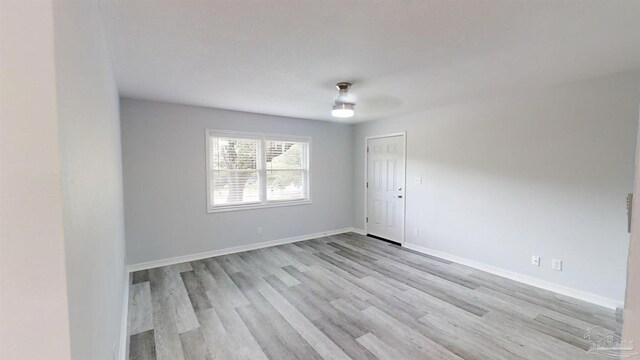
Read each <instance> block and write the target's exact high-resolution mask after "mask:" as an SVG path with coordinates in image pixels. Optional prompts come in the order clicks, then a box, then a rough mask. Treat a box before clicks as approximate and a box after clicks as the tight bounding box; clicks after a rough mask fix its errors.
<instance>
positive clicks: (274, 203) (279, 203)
mask: <svg viewBox="0 0 640 360" xmlns="http://www.w3.org/2000/svg"><path fill="white" fill-rule="evenodd" d="M310 204H311V199H305V200H293V201H272V202H268V203H260V204H248V205H230V206H216V207H209V208H208V209H207V213H208V214H212V213H219V212H227V211H240V210H254V209H265V208H274V207H281V206H296V205H310Z"/></svg>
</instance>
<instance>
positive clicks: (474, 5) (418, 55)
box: [101, 0, 640, 122]
mask: <svg viewBox="0 0 640 360" xmlns="http://www.w3.org/2000/svg"><path fill="white" fill-rule="evenodd" d="M101 11H102V16H103V20H104V24H105V31H106V36H107V40H108V43H109V47H110V51H111V57H112V58H113V59H112V60H113V63H114V68H115V73H116V80H117V83H118V88H119V90H120V92H121V95H122V96H125V97H134V98H142V99H150V100H160V101H169V102H177V103H183V104H191V105H201V106H208V107H215V108H223V109H232V110H241V111H249V112H256V113H264V114H273V115H283V116H291V117H298V118H307V119H318V120H334V119H332V118H331V116H330V109H331V106H332V105H333V101H334V99H335V98H336V96H337V90H336V89H335V83H336V82H338V81H351V82H353V87H352V92H353V94H354V95H356V96H357V108H356V118H355V119H354V120H352V121H356V122H357V121H367V120H374V119H380V118H385V117H389V116H393V115H397V114H402V113H407V112H414V111H420V110H424V109H428V108H432V107H437V106H443V105H447V104H451V103H454V102H460V101H465V100H468V99H472V98H478V97H482V96H488V95H491V94H496V93H504V92H509V91H513V90H516V89H523V88H539V87H544V86H549V85H553V84H558V83H563V82H567V81H572V80H577V79H582V78H587V77H592V76H597V75H600V74H607V73H613V72H618V71H623V70H627V69H632V68H639V67H640V0H632V1H608V0H598V1H526V2H525V1H512V0H508V1H478V0H467V1H455V0H446V1H391V0H389V1H324V0H315V1H257V0H256V1H211V0H209V1H178V0H174V1H132V0H129V1H103V2H101ZM341 121H344V120H341ZM347 121H348V120H347Z"/></svg>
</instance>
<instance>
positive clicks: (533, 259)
mask: <svg viewBox="0 0 640 360" xmlns="http://www.w3.org/2000/svg"><path fill="white" fill-rule="evenodd" d="M531 265H534V266H540V256H536V255H533V256H531Z"/></svg>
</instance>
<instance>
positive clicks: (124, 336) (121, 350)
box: [118, 271, 130, 360]
mask: <svg viewBox="0 0 640 360" xmlns="http://www.w3.org/2000/svg"><path fill="white" fill-rule="evenodd" d="M129 277H130V275H129V272H128V271H126V273H125V282H124V295H123V297H124V298H123V299H122V319H121V320H120V321H121V323H120V344H119V345H118V359H120V360H126V359H127V357H128V354H127V353H128V351H127V350H128V346H127V345H128V341H127V340H128V335H129V326H128V325H129V323H128V318H129V280H130V279H129Z"/></svg>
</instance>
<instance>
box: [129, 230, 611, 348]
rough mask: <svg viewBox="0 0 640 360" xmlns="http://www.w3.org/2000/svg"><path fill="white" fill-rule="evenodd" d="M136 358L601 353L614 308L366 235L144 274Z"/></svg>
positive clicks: (136, 280)
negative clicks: (595, 334) (593, 346)
mask: <svg viewBox="0 0 640 360" xmlns="http://www.w3.org/2000/svg"><path fill="white" fill-rule="evenodd" d="M131 280H132V281H131V285H130V292H129V293H130V298H129V320H128V322H129V359H132V360H134V359H135V360H141V359H171V360H176V359H278V360H279V359H390V360H398V359H504V360H514V359H561V360H571V359H599V358H603V357H599V356H598V355H597V354H587V350H588V349H589V346H590V343H589V342H587V340H586V339H585V338H584V335H585V333H586V332H587V330H588V329H590V328H592V327H594V326H601V327H603V328H605V329H610V330H611V331H614V332H616V333H619V332H620V327H621V324H620V323H619V322H618V321H619V318H620V317H619V316H616V312H615V311H613V310H609V309H605V308H601V307H597V306H594V305H591V304H588V303H583V302H580V301H578V300H575V299H571V298H568V297H564V296H561V295H558V294H554V293H552V292H548V291H545V290H541V289H537V288H534V287H530V286H527V285H524V284H520V283H517V282H514V281H511V280H508V279H504V278H501V277H498V276H495V275H491V274H488V273H484V272H481V271H478V270H475V269H472V268H468V267H465V266H463V265H459V264H456V263H452V262H449V261H446V260H442V259H439V258H436V257H432V256H428V255H424V254H420V253H417V252H414V251H409V250H407V249H404V248H401V247H399V246H396V245H393V244H390V243H386V242H383V241H380V240H376V239H372V238H368V237H364V236H361V235H358V234H354V233H348V234H341V235H335V236H327V237H323V238H318V239H313V240H309V241H303V242H298V243H294V244H287V245H280V246H275V247H271V248H266V249H260V250H253V251H247V252H243V253H238V254H232V255H226V256H220V257H215V258H209V259H204V260H199V261H193V262H190V263H182V264H177V265H171V266H165V267H161V268H155V269H150V270H144V271H138V272H135V273H133V274H132V276H131Z"/></svg>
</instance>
